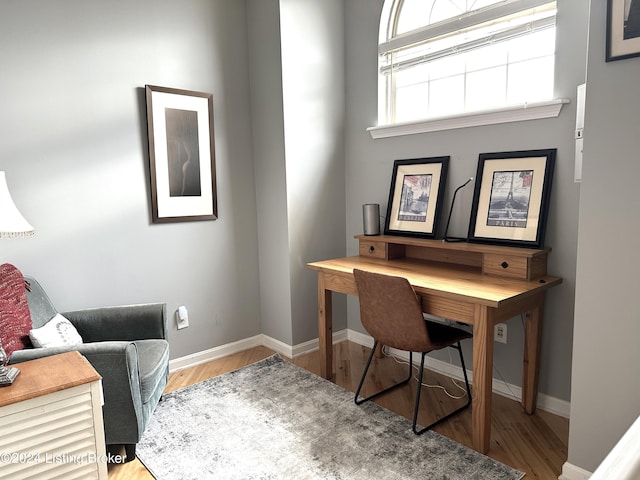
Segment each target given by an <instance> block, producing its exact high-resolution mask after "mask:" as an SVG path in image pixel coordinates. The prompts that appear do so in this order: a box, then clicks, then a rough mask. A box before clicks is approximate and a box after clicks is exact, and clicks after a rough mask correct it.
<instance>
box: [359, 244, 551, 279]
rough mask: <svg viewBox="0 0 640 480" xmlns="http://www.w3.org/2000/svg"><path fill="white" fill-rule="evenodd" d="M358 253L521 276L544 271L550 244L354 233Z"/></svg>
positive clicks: (540, 273) (520, 277)
mask: <svg viewBox="0 0 640 480" xmlns="http://www.w3.org/2000/svg"><path fill="white" fill-rule="evenodd" d="M355 238H357V239H358V240H359V241H360V248H359V254H360V256H362V257H369V258H379V259H381V260H394V259H398V258H411V259H416V260H427V261H430V262H442V263H451V264H456V265H466V266H469V267H474V268H476V269H477V271H478V272H479V273H484V274H487V275H495V276H499V277H506V278H517V279H521V280H536V279H538V278H540V277H544V276H545V275H546V274H547V257H548V254H549V252H550V251H551V249H550V248H545V249H541V250H535V249H530V248H519V247H503V246H497V245H484V244H479V243H466V242H444V241H442V240H430V239H423V238H413V237H399V236H391V235H375V236H367V235H356V236H355Z"/></svg>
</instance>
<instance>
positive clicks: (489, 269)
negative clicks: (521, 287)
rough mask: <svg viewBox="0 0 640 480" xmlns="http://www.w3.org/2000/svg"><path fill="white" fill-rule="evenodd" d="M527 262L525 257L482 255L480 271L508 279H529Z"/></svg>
mask: <svg viewBox="0 0 640 480" xmlns="http://www.w3.org/2000/svg"><path fill="white" fill-rule="evenodd" d="M528 267H529V262H528V259H527V258H526V257H519V256H511V255H500V254H497V255H494V254H488V253H485V254H484V258H483V261H482V271H483V272H484V273H486V274H489V275H499V276H501V277H509V278H521V279H524V280H526V279H528V278H529V268H528Z"/></svg>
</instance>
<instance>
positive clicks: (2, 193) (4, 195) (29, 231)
mask: <svg viewBox="0 0 640 480" xmlns="http://www.w3.org/2000/svg"><path fill="white" fill-rule="evenodd" d="M33 234H34V230H33V227H32V226H31V225H30V224H29V222H27V221H26V220H25V219H24V217H23V216H22V215H21V214H20V212H19V211H18V208H17V207H16V205H15V203H13V199H12V198H11V194H10V193H9V187H8V186H7V179H6V177H5V174H4V172H0V238H13V237H30V236H31V235H33Z"/></svg>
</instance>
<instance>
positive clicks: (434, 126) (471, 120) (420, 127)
mask: <svg viewBox="0 0 640 480" xmlns="http://www.w3.org/2000/svg"><path fill="white" fill-rule="evenodd" d="M565 103H569V100H568V99H566V98H559V99H556V100H550V101H548V102H539V103H529V104H524V105H516V106H512V107H505V108H498V109H495V110H484V111H480V112H470V113H462V114H459V115H451V116H448V117H439V118H433V119H429V120H420V121H415V122H405V123H395V124H392V125H381V126H378V127H369V128H367V131H368V132H369V133H370V134H371V138H373V139H376V138H387V137H399V136H402V135H413V134H415V133H428V132H437V131H440V130H452V129H455V128H465V127H476V126H480V125H494V124H497V123H508V122H520V121H523V120H537V119H540V118H552V117H557V116H558V115H560V110H561V109H562V106H563V105H564V104H565Z"/></svg>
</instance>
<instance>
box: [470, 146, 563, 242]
mask: <svg viewBox="0 0 640 480" xmlns="http://www.w3.org/2000/svg"><path fill="white" fill-rule="evenodd" d="M555 154H556V150H555V149H548V150H533V151H520V152H501V153H485V154H481V155H480V158H479V161H478V172H477V176H476V188H475V191H474V198H473V205H472V208H471V221H470V225H469V241H471V242H477V243H495V244H504V245H512V246H524V247H532V248H541V247H542V246H543V244H544V234H545V230H546V221H547V214H548V206H549V195H550V191H551V181H552V178H553V169H554V164H555Z"/></svg>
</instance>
